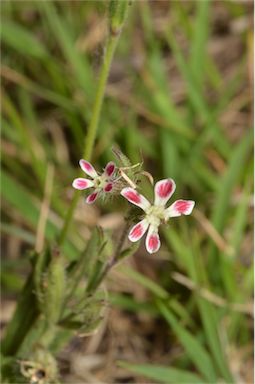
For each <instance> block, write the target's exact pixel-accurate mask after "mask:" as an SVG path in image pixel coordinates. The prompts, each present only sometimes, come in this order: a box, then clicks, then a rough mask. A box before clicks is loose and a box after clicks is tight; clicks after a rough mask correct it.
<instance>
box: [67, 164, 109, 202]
mask: <svg viewBox="0 0 255 384" xmlns="http://www.w3.org/2000/svg"><path fill="white" fill-rule="evenodd" d="M79 164H80V167H81V169H82V170H83V171H84V172H85V173H86V174H87V175H88V176H90V177H91V179H84V178H82V177H78V178H77V179H74V181H73V183H72V186H73V187H74V188H75V189H79V190H83V189H88V188H93V189H94V191H93V193H91V194H90V195H88V197H87V198H86V203H88V204H92V203H94V201H95V200H96V199H97V198H98V196H99V194H101V193H104V192H105V193H108V192H111V190H112V189H113V183H114V180H113V175H114V172H115V168H116V167H115V164H114V163H113V162H112V161H110V162H109V163H107V164H106V167H105V169H104V172H103V173H102V174H101V175H98V173H97V172H96V171H95V169H94V167H93V166H92V165H91V164H90V163H89V162H88V161H86V160H83V159H82V160H80V161H79Z"/></svg>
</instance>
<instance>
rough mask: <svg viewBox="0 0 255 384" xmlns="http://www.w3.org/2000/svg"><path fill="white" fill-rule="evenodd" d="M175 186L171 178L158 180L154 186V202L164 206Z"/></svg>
mask: <svg viewBox="0 0 255 384" xmlns="http://www.w3.org/2000/svg"><path fill="white" fill-rule="evenodd" d="M175 188H176V185H175V182H174V181H173V179H163V180H160V181H158V182H157V183H156V184H155V187H154V194H155V200H154V204H155V205H161V206H164V205H165V204H166V203H167V202H168V200H169V199H170V197H171V196H172V194H173V193H174V191H175Z"/></svg>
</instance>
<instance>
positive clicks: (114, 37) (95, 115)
mask: <svg viewBox="0 0 255 384" xmlns="http://www.w3.org/2000/svg"><path fill="white" fill-rule="evenodd" d="M120 33H121V29H120V30H119V31H118V33H116V31H112V30H111V31H110V36H109V39H108V42H107V45H106V51H105V57H104V61H103V64H102V68H101V72H100V75H99V81H98V87H97V92H96V98H95V103H94V107H93V110H92V117H91V121H90V125H89V127H88V133H87V137H86V139H85V147H84V152H83V158H84V159H86V160H88V161H90V159H91V155H92V151H93V147H94V143H95V139H96V133H97V128H98V122H99V118H100V113H101V109H102V103H103V100H104V95H105V88H106V84H107V79H108V76H109V71H110V68H111V63H112V59H113V55H114V51H115V48H116V46H117V43H118V40H119V36H120ZM79 196H80V192H79V191H77V190H75V192H74V195H73V199H72V201H71V204H70V206H69V209H68V211H67V214H66V217H65V221H64V225H63V227H62V230H61V232H60V235H59V239H58V244H59V245H61V244H63V242H64V241H65V239H66V235H67V232H68V229H69V227H70V224H71V221H72V218H73V214H74V210H75V207H76V205H77V202H78V200H79Z"/></svg>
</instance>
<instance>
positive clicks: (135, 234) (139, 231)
mask: <svg viewBox="0 0 255 384" xmlns="http://www.w3.org/2000/svg"><path fill="white" fill-rule="evenodd" d="M148 225H149V224H148V223H147V221H146V220H142V221H140V222H139V223H137V224H136V225H134V226H133V227H132V228H131V231H130V232H129V235H128V238H129V240H130V241H132V242H135V241H138V240H140V239H141V237H142V236H143V235H144V234H145V232H146V231H147V228H148Z"/></svg>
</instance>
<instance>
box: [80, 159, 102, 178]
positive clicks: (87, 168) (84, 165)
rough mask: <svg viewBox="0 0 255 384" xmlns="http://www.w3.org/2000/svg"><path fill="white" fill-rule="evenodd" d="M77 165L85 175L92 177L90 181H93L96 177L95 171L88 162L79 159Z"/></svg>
mask: <svg viewBox="0 0 255 384" xmlns="http://www.w3.org/2000/svg"><path fill="white" fill-rule="evenodd" d="M79 164H80V167H81V169H82V170H83V172H85V173H86V174H87V175H89V176H90V177H92V179H94V178H95V177H97V176H98V175H97V173H96V171H95V168H94V167H93V165H91V164H90V163H89V162H88V161H86V160H83V159H81V160H80V161H79Z"/></svg>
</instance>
